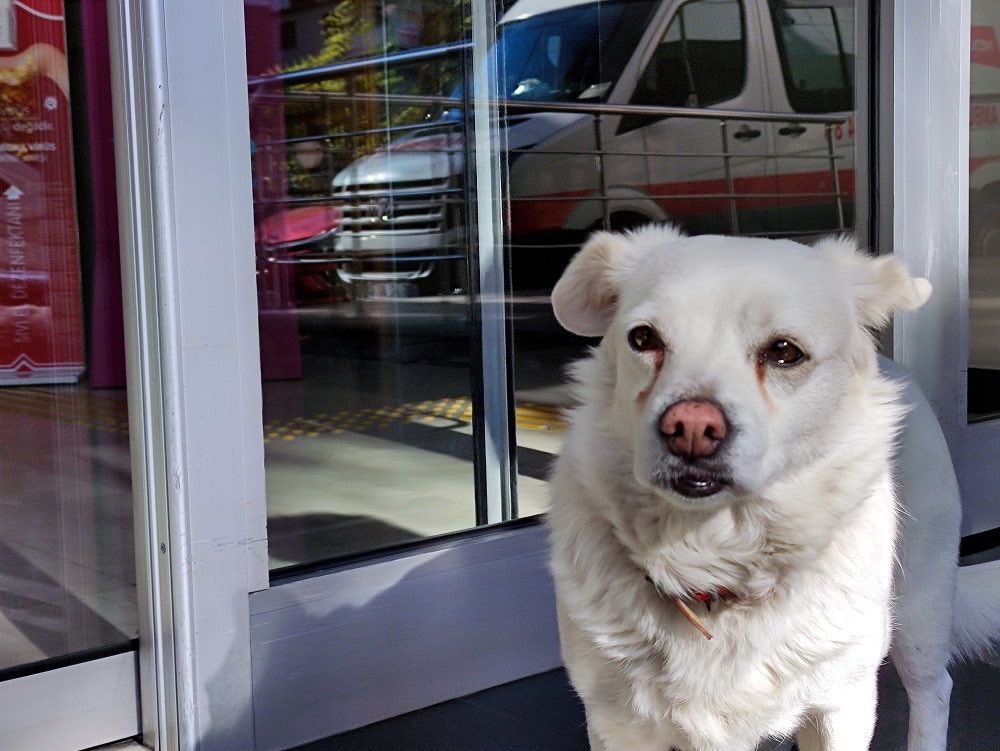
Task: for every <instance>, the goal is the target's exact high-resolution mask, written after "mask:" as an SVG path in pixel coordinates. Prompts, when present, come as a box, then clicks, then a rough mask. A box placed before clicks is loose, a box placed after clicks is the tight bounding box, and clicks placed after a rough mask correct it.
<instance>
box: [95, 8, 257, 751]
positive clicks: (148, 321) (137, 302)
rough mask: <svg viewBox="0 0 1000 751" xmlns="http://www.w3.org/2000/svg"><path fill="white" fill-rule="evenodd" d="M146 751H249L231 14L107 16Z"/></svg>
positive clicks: (240, 172)
mask: <svg viewBox="0 0 1000 751" xmlns="http://www.w3.org/2000/svg"><path fill="white" fill-rule="evenodd" d="M108 17H109V36H110V41H111V71H112V99H113V108H114V126H115V133H114V134H115V161H116V171H117V180H118V207H119V219H120V223H119V228H120V236H121V248H122V272H123V297H124V302H125V328H126V332H125V333H126V345H127V346H126V351H127V373H128V394H129V414H130V422H131V431H130V433H131V450H132V462H133V478H135V480H134V483H133V485H134V495H135V523H136V559H137V569H138V570H137V582H138V593H139V618H140V652H139V671H140V686H141V688H140V694H141V696H140V701H141V706H142V713H141V717H142V732H143V740H144V741H145V742H146V744H147V745H149V746H151V747H152V748H158V749H168V748H169V749H174V748H182V749H195V748H197V749H201V750H203V751H211V749H216V748H218V749H222V748H241V749H244V748H253V747H254V741H253V722H252V688H251V675H250V638H249V629H250V626H249V623H250V618H249V593H250V592H251V591H254V590H259V589H264V588H266V587H267V586H268V574H267V551H266V537H265V528H266V507H265V501H264V460H263V454H264V450H263V433H262V425H261V384H260V358H259V345H258V338H257V337H258V333H257V320H256V296H257V293H256V283H255V277H254V236H253V217H252V208H251V207H252V201H251V184H250V134H249V119H248V106H247V94H246V85H245V82H246V58H245V41H244V40H245V32H244V25H243V3H242V0H222V1H221V2H217V3H205V2H203V0H131V1H130V2H124V3H123V2H117V1H116V0H108Z"/></svg>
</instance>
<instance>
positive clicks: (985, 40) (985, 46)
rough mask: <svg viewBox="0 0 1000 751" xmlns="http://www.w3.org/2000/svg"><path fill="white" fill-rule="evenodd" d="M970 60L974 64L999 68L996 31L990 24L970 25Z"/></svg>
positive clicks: (999, 57)
mask: <svg viewBox="0 0 1000 751" xmlns="http://www.w3.org/2000/svg"><path fill="white" fill-rule="evenodd" d="M972 62H973V64H974V65H987V66H989V67H991V68H1000V49H998V48H997V33H996V31H995V30H994V28H993V27H992V26H973V27H972Z"/></svg>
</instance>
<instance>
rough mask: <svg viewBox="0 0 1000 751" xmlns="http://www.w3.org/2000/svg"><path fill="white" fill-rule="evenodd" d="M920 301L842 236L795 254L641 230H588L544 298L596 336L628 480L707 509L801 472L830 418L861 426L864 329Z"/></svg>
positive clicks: (782, 246)
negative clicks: (623, 447) (586, 237)
mask: <svg viewBox="0 0 1000 751" xmlns="http://www.w3.org/2000/svg"><path fill="white" fill-rule="evenodd" d="M930 292H931V286H930V283H929V282H928V281H927V280H925V279H919V278H913V277H911V276H910V275H909V273H907V271H906V269H905V268H904V267H903V266H902V264H900V263H899V262H898V261H897V260H895V259H893V258H891V257H882V258H873V257H870V256H867V255H864V254H862V253H860V252H858V251H857V250H856V248H855V247H854V245H853V244H852V243H851V242H850V241H848V240H845V239H828V240H824V241H822V242H820V243H818V244H817V245H815V246H814V247H807V246H804V245H801V244H799V243H795V242H791V241H787V240H764V239H748V238H733V237H720V236H700V237H684V236H683V235H682V234H681V233H679V232H678V231H677V230H675V229H673V228H670V227H664V226H652V227H647V228H644V229H641V230H638V231H635V232H631V233H627V234H624V235H623V234H614V233H608V232H599V233H597V234H595V235H594V236H593V237H591V239H590V240H589V241H588V242H587V243H586V245H585V246H584V247H583V249H582V250H581V251H580V252H579V253H578V254H577V255H576V257H575V258H574V259H573V261H572V262H571V263H570V265H569V267H568V268H567V269H566V271H565V273H564V274H563V276H562V278H561V279H560V280H559V282H558V284H557V285H556V287H555V289H554V290H553V293H552V303H553V307H554V309H555V313H556V317H557V318H558V320H559V322H560V323H561V324H562V325H563V326H564V327H565V328H566V329H568V330H569V331H572V332H574V333H577V334H580V335H583V336H591V337H594V336H600V337H603V341H602V343H601V347H600V349H599V350H598V353H597V355H596V356H597V358H598V359H600V360H602V361H603V363H604V364H605V366H606V371H607V374H608V376H609V377H608V378H607V379H606V380H607V382H608V383H612V384H613V385H612V386H611V387H610V389H609V390H608V391H607V392H606V394H605V395H604V397H603V398H606V399H608V400H609V403H608V404H607V405H606V408H607V409H608V410H609V417H610V420H609V424H610V425H611V426H612V429H614V430H618V431H619V435H617V436H615V437H614V439H616V440H620V441H624V442H625V444H626V448H627V449H628V451H627V453H628V454H630V455H631V457H632V462H633V467H632V469H633V473H634V475H635V478H636V480H637V481H638V482H639V483H640V484H641V485H642V486H644V487H646V488H648V489H651V490H653V491H654V492H656V493H657V494H659V495H661V496H662V497H664V498H666V499H667V500H669V501H670V502H672V503H674V504H675V505H678V506H681V507H686V508H707V507H712V506H717V505H720V504H723V503H729V502H732V501H734V500H738V499H739V498H741V497H743V496H747V495H754V494H759V493H761V492H762V491H763V490H764V489H765V488H766V487H767V486H768V485H769V483H773V482H775V481H776V480H778V479H780V478H782V477H787V474H788V473H789V472H790V471H791V468H793V467H795V468H799V467H803V466H809V464H810V462H811V461H813V460H814V459H815V457H816V456H819V455H822V454H823V453H824V452H826V451H828V450H829V449H830V448H831V447H830V446H828V445H826V443H828V442H829V441H832V440H840V441H843V439H844V435H845V434H849V433H850V430H851V428H850V426H846V427H845V425H844V424H843V423H844V420H845V419H848V418H846V417H845V414H849V415H851V417H850V419H852V420H858V419H860V420H864V419H866V418H865V415H863V414H861V415H856V413H857V412H858V411H859V409H860V410H862V411H863V409H864V403H863V402H861V401H859V402H858V404H855V405H853V406H852V407H850V408H847V407H845V406H844V403H845V401H847V400H850V399H852V398H855V397H856V395H857V392H858V390H859V384H864V383H866V382H871V381H873V380H874V379H875V378H876V373H877V360H876V357H875V348H874V344H873V341H872V337H871V330H872V329H874V328H878V327H880V326H882V325H884V324H885V323H886V322H887V321H888V320H889V317H890V315H891V314H892V312H893V311H894V310H901V309H902V310H909V309H913V308H916V307H919V306H920V305H922V304H923V303H924V302H925V301H926V300H927V298H928V297H929V296H930ZM833 425H838V426H839V432H836V433H834V432H833V431H832V429H831V426H833ZM834 435H836V436H837V438H836V439H834V438H833V437H832V436H834ZM890 438H891V436H884V437H883V440H884V441H886V442H887V441H888V440H889V439H890Z"/></svg>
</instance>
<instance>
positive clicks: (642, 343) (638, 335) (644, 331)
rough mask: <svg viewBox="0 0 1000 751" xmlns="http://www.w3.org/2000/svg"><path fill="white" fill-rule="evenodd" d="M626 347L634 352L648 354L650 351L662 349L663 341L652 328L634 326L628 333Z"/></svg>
mask: <svg viewBox="0 0 1000 751" xmlns="http://www.w3.org/2000/svg"><path fill="white" fill-rule="evenodd" d="M628 346H630V347H631V348H632V349H634V350H635V351H636V352H648V351H649V350H651V349H663V340H662V339H660V335H659V334H657V333H656V332H655V331H654V330H653V327H652V326H646V325H645V324H644V325H642V326H636V327H635V328H634V329H632V330H631V331H629V332H628Z"/></svg>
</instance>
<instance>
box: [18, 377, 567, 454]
mask: <svg viewBox="0 0 1000 751" xmlns="http://www.w3.org/2000/svg"><path fill="white" fill-rule="evenodd" d="M0 414H9V415H25V416H30V417H38V418H41V419H46V420H52V421H55V422H60V423H64V424H70V425H76V426H79V427H84V428H91V429H96V430H103V431H105V432H110V433H115V434H118V435H128V405H127V403H126V402H125V400H124V399H123V398H120V397H115V396H108V395H105V394H102V393H99V392H95V391H90V390H88V389H85V388H73V387H59V386H18V387H16V388H3V389H0ZM514 414H515V419H516V420H517V427H518V428H520V429H523V430H538V431H545V432H553V433H559V432H562V431H563V430H564V429H565V427H566V426H565V423H564V422H563V419H562V416H561V414H560V410H559V408H558V407H555V406H551V405H546V404H533V403H528V402H522V403H520V404H517V405H516V407H515V410H514ZM401 422H414V423H417V424H420V425H427V426H431V427H440V428H446V429H447V428H460V427H463V426H467V425H469V424H471V422H472V400H471V399H470V398H468V397H461V396H460V397H448V398H443V399H429V400H426V401H422V402H413V403H409V404H398V405H383V406H378V407H366V408H362V409H350V410H342V411H340V412H333V413H327V412H320V413H317V414H314V415H307V416H297V417H292V418H286V419H281V420H271V421H269V422H268V423H267V424H266V425H265V426H264V441H265V443H267V442H270V441H294V440H297V439H300V438H316V437H318V436H320V435H325V434H334V435H338V434H340V433H344V432H347V431H350V432H355V433H364V432H366V431H371V430H377V429H379V428H386V427H389V426H390V425H393V424H396V423H401Z"/></svg>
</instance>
